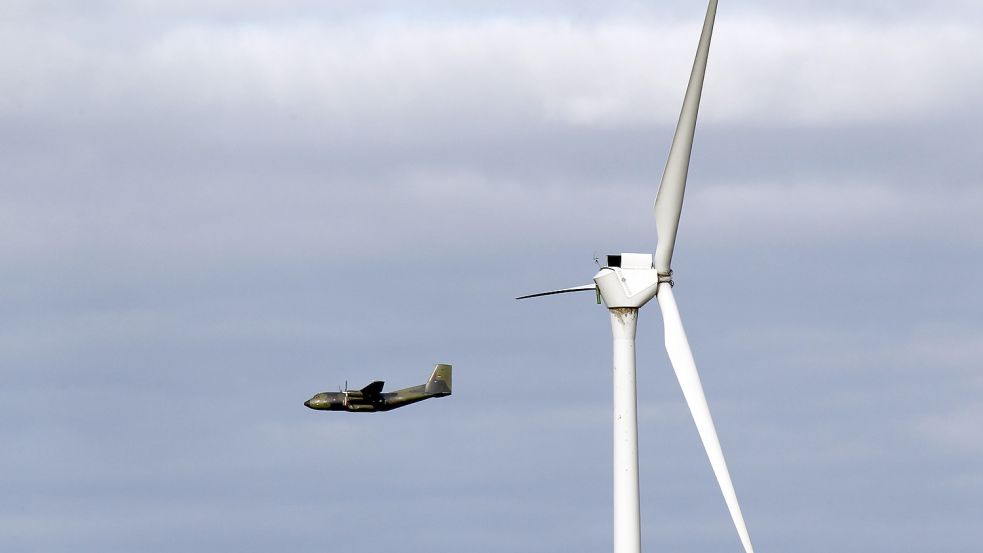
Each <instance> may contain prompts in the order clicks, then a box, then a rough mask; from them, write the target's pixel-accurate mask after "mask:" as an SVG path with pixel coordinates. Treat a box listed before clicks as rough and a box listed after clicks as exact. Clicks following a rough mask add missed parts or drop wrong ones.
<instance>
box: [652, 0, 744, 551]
mask: <svg viewBox="0 0 983 553" xmlns="http://www.w3.org/2000/svg"><path fill="white" fill-rule="evenodd" d="M716 12H717V0H710V3H709V5H708V6H707V14H706V19H705V20H704V22H703V31H702V33H701V34H700V43H699V46H697V49H696V59H695V60H694V61H693V70H692V72H691V73H690V77H689V84H688V85H687V86H686V96H685V97H684V99H683V107H682V109H681V110H680V113H679V122H678V123H677V125H676V133H675V135H673V138H672V146H671V147H670V149H669V158H668V160H667V161H666V168H665V171H664V172H663V173H662V182H661V183H660V184H659V193H658V195H657V196H656V198H655V227H656V231H657V232H658V242H657V244H656V247H655V258H654V260H653V267H654V268H655V269H656V271H658V273H659V274H660V275H671V274H672V269H671V268H670V263H671V261H672V252H673V248H674V247H675V244H676V231H677V230H678V229H679V215H680V213H681V211H682V208H683V193H684V192H685V189H686V177H687V174H688V172H689V160H690V154H691V153H692V151H693V134H694V132H695V131H696V118H697V115H698V114H699V111H700V96H701V93H702V90H703V78H704V75H705V74H706V68H707V57H708V56H709V53H710V35H711V34H712V32H713V21H714V17H715V16H716ZM666 284H667V285H666ZM656 298H658V301H659V307H660V308H661V310H662V320H663V322H664V326H665V333H666V336H665V343H666V351H667V352H668V354H669V361H670V363H671V364H672V368H673V370H674V371H675V373H676V379H677V380H679V387H680V388H682V390H683V396H684V397H685V398H686V405H687V406H688V407H689V411H690V414H692V415H693V422H695V423H696V429H697V431H698V432H699V434H700V439H701V440H702V441H703V448H704V449H705V450H706V452H707V457H708V458H709V459H710V466H711V467H712V468H713V473H714V475H715V476H716V477H717V484H718V485H719V486H720V492H721V493H722V494H723V496H724V501H725V502H726V503H727V509H728V510H729V511H730V516H731V519H733V521H734V526H735V527H736V528H737V534H738V535H739V536H740V539H741V544H742V545H743V546H744V551H746V553H753V552H754V549H753V548H752V547H751V538H750V537H749V536H748V531H747V525H746V524H745V523H744V516H743V514H741V506H740V505H739V504H738V502H737V494H736V492H735V491H734V484H733V483H732V482H731V479H730V472H729V471H728V470H727V461H726V460H725V459H724V452H723V450H722V449H721V448H720V440H719V439H718V438H717V430H716V428H715V427H714V425H713V418H712V417H711V416H710V407H709V405H707V398H706V395H705V394H704V393H703V384H702V383H701V382H700V373H699V372H698V371H697V370H696V361H695V360H694V359H693V352H692V350H691V349H690V347H689V341H688V340H687V339H686V331H685V330H684V329H683V321H682V318H681V317H680V315H679V307H678V306H677V305H676V298H675V297H674V296H673V293H672V282H671V281H670V282H665V283H663V284H660V285H659V289H658V293H657V294H656Z"/></svg>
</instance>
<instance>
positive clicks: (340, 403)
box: [304, 363, 451, 413]
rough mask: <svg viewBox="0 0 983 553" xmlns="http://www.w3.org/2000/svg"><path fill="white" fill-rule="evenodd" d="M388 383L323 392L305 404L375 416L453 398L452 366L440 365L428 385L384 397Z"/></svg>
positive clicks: (377, 381) (319, 408)
mask: <svg viewBox="0 0 983 553" xmlns="http://www.w3.org/2000/svg"><path fill="white" fill-rule="evenodd" d="M384 384H385V382H383V381H381V380H376V381H375V382H373V383H372V384H369V385H368V386H366V387H364V388H362V389H361V390H345V391H342V392H321V393H320V394H317V395H315V396H314V397H312V398H311V399H309V400H307V401H305V402H304V405H305V406H307V407H309V408H311V409H316V410H318V411H350V412H352V413H374V412H376V411H390V410H392V409H396V408H398V407H403V406H404V405H409V404H411V403H416V402H418V401H423V400H425V399H430V398H432V397H444V396H449V395H451V366H450V365H445V364H443V363H438V364H437V365H435V366H434V368H433V373H431V374H430V380H429V381H428V382H427V383H426V384H420V385H419V386H413V387H411V388H403V389H402V390H396V391H395V392H388V393H382V386H383V385H384Z"/></svg>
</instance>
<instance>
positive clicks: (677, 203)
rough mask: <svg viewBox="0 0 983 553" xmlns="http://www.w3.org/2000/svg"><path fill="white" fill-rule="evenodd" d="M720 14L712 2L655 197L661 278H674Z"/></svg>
mask: <svg viewBox="0 0 983 553" xmlns="http://www.w3.org/2000/svg"><path fill="white" fill-rule="evenodd" d="M716 13H717V0H710V5H709V6H708V7H707V15H706V19H705V20H704V21H703V32H702V34H701V35H700V44H699V46H697V49H696V59H695V60H693V71H692V72H691V73H690V76H689V84H688V85H687V86H686V96H685V97H684V98H683V108H682V109H681V110H680V112H679V122H678V123H677V124H676V134H674V135H673V137H672V146H671V147H670V148H669V158H668V159H667V160H666V168H665V170H664V171H663V173H662V182H661V183H660V184H659V193H658V195H657V196H656V197H655V229H656V231H657V233H658V237H659V241H658V243H657V244H656V246H655V263H654V266H655V269H656V270H657V271H658V272H659V273H660V274H670V273H672V271H671V270H670V269H669V263H670V262H671V261H672V250H673V247H675V245H676V230H677V229H678V228H679V213H680V212H681V211H682V209H683V192H685V190H686V175H687V173H688V172H689V158H690V154H691V153H692V152H693V133H694V132H695V131H696V116H697V115H698V114H699V111H700V95H701V94H702V92H703V76H704V75H705V74H706V71H707V57H708V56H709V54H710V35H711V33H712V32H713V19H714V16H715V15H716Z"/></svg>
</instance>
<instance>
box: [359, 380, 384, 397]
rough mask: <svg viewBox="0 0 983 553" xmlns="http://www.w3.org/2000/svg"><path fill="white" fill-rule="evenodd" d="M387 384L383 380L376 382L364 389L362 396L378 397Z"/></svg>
mask: <svg viewBox="0 0 983 553" xmlns="http://www.w3.org/2000/svg"><path fill="white" fill-rule="evenodd" d="M385 384H386V383H385V382H384V381H382V380H376V381H375V382H373V383H372V384H369V385H368V386H366V387H364V388H362V395H363V396H366V397H368V396H377V395H379V394H381V393H382V387H383V386H384V385H385Z"/></svg>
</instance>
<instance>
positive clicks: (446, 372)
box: [425, 363, 451, 396]
mask: <svg viewBox="0 0 983 553" xmlns="http://www.w3.org/2000/svg"><path fill="white" fill-rule="evenodd" d="M425 391H426V392H427V393H428V394H433V395H436V396H449V395H451V366H450V365H445V364H443V363H438V364H437V365H436V366H434V368H433V373H431V375H430V381H428V382H427V386H426V390H425Z"/></svg>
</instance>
